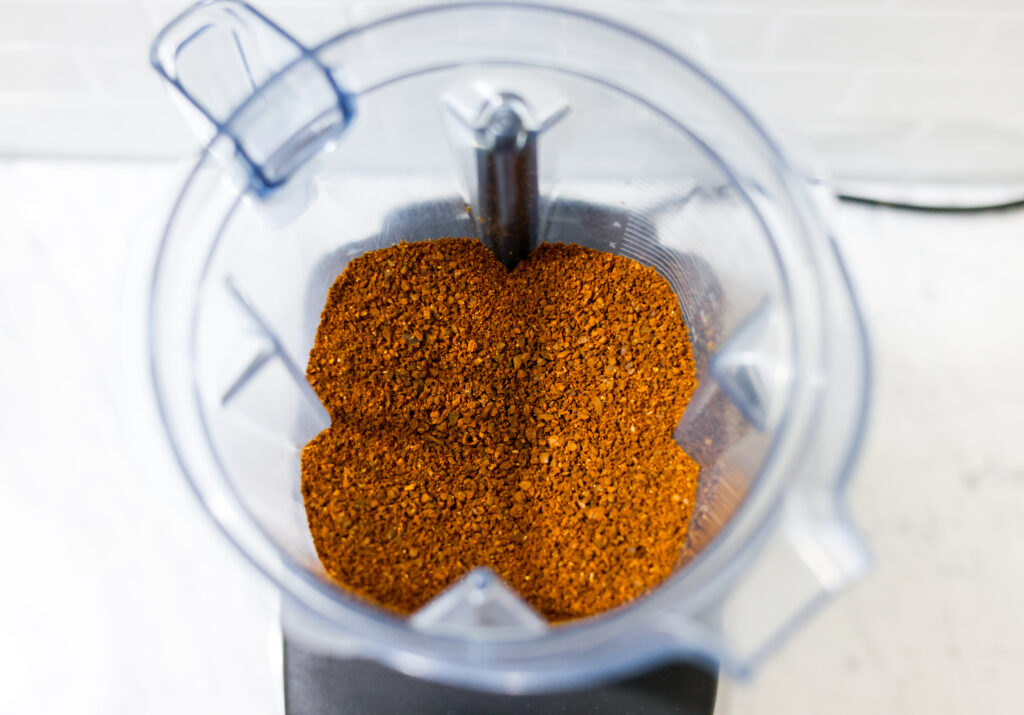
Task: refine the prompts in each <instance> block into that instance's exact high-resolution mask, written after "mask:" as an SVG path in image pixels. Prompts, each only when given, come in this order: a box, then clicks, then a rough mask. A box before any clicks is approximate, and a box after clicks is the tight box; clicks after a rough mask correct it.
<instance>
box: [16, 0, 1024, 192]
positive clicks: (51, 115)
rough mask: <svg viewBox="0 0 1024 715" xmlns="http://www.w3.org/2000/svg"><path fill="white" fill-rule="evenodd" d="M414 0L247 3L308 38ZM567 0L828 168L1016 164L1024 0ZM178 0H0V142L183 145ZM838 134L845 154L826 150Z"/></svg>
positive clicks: (862, 172) (134, 152)
mask: <svg viewBox="0 0 1024 715" xmlns="http://www.w3.org/2000/svg"><path fill="white" fill-rule="evenodd" d="M423 1H424V0H297V1H296V2H288V1H287V0H266V1H265V2H262V3H260V2H259V1H258V0H256V4H257V5H258V6H259V7H260V8H261V9H262V10H263V11H264V12H265V13H266V14H267V15H269V16H271V17H272V18H274V19H276V20H278V21H279V22H280V23H281V24H282V26H284V27H285V28H286V29H288V30H289V31H291V32H292V33H293V34H295V35H296V36H297V37H298V38H299V39H300V40H302V41H304V42H309V43H313V42H317V41H320V40H322V39H325V38H326V37H328V36H330V34H331V33H333V32H334V31H336V30H339V29H341V28H344V27H346V26H349V25H351V24H353V23H359V22H365V21H367V20H370V19H373V18H375V17H379V16H381V15H384V14H387V13H390V12H394V11H396V10H399V9H401V8H404V7H408V6H409V5H413V4H419V3H421V2H423ZM556 1H557V0H556ZM562 1H563V2H565V3H567V4H570V5H574V6H577V7H585V8H589V9H591V10H592V11H595V12H601V13H604V14H608V15H612V16H615V17H619V18H621V19H622V20H623V21H625V22H627V23H629V24H632V25H634V26H636V27H638V28H639V29H641V30H644V31H647V32H649V33H651V34H653V35H655V36H657V37H658V38H659V39H661V40H663V41H665V42H669V43H671V44H674V45H676V46H677V47H680V48H681V49H683V51H686V52H689V53H690V54H692V55H694V56H696V57H697V59H698V60H699V61H701V62H702V63H704V64H705V65H706V66H708V67H709V69H710V70H711V71H712V72H713V73H715V74H717V75H719V76H721V77H722V78H723V79H724V80H725V81H726V83H727V84H729V85H730V86H732V87H733V88H734V89H735V90H736V91H737V92H738V93H739V94H740V95H742V96H743V97H745V98H746V99H747V100H748V101H749V102H750V103H751V104H752V105H753V106H754V108H755V110H757V111H758V112H760V113H762V114H763V115H765V116H767V117H768V118H770V119H771V120H773V123H774V124H775V125H776V126H781V127H784V128H786V129H787V130H790V131H792V132H793V133H795V134H796V135H798V136H802V137H803V138H804V139H805V140H806V141H807V142H808V143H810V144H811V145H812V146H813V147H816V148H817V149H818V150H819V152H821V153H822V154H823V155H824V159H825V163H826V164H827V165H830V166H831V167H832V168H833V170H834V171H835V172H836V173H838V174H840V175H844V176H850V177H853V178H900V176H899V175H900V173H901V169H900V165H901V162H909V163H910V164H913V165H915V166H925V165H927V166H928V167H929V168H928V172H930V173H929V174H928V176H930V177H931V178H936V179H955V178H958V177H959V176H960V174H958V173H957V172H960V171H961V170H962V169H963V167H964V166H965V165H969V164H970V157H971V155H972V153H977V154H979V156H980V155H984V157H985V159H984V162H985V164H984V165H980V164H978V165H976V166H974V167H973V171H972V176H974V177H975V178H977V177H984V176H986V172H987V173H988V175H989V176H990V177H996V176H998V177H1002V178H1003V179H1005V178H1006V177H1008V176H1009V177H1013V176H1020V177H1021V178H1022V180H1024V164H1021V163H1020V158H1021V157H1022V156H1024V41H1022V39H1021V38H1024V1H1022V0H562ZM189 4H190V2H189V1H188V0H77V1H75V0H0V130H7V131H2V132H0V155H3V154H7V155H12V154H14V155H25V154H47V155H64V154H73V155H81V156H124V157H140V156H179V155H181V154H184V153H187V152H190V151H193V150H194V148H195V143H194V140H193V139H192V138H191V136H190V135H189V134H188V132H187V131H186V130H185V128H184V125H183V124H182V123H181V122H180V121H179V120H178V119H177V117H176V115H175V110H174V109H173V107H172V106H171V105H170V103H169V102H168V100H167V98H166V95H165V93H164V91H163V90H162V88H161V87H160V84H159V82H158V81H157V79H156V75H155V73H154V72H152V70H150V68H149V66H148V62H147V46H148V43H149V41H150V39H151V37H152V36H153V34H154V33H155V32H156V30H157V29H159V28H160V27H161V26H162V25H163V24H164V23H166V22H167V21H168V20H169V19H170V18H171V17H173V16H174V15H175V14H176V13H178V12H180V11H181V10H182V9H184V8H185V7H187V6H188V5H189ZM965 128H966V130H965ZM986 131H987V132H988V133H987V134H986ZM844 132H845V134H844ZM823 136H826V137H827V140H824V141H823V140H822V137H823ZM844 136H845V137H846V138H847V139H848V140H849V146H856V147H857V151H856V161H851V152H848V151H839V152H837V151H836V147H842V146H844V144H843V141H844ZM925 136H934V137H938V136H942V137H944V139H943V143H942V144H941V145H940V144H929V143H928V142H927V141H924V140H922V137H925ZM951 137H958V138H956V139H951ZM979 140H981V141H983V144H984V146H983V147H982V146H981V145H978V144H977V143H976V142H977V141H979ZM994 146H996V147H998V146H1002V147H1004V151H993V150H992V148H993V147H994ZM873 147H874V148H873ZM883 147H884V149H883ZM894 147H897V148H899V147H902V149H901V150H900V151H896V152H895V153H894ZM922 152H924V153H926V154H927V155H928V156H927V161H925V160H924V159H923V157H922V156H920V155H921V153H922ZM944 157H945V158H946V159H948V160H944ZM980 161H981V160H980V159H979V160H978V162H980ZM976 163H977V162H976ZM873 174H874V175H877V176H876V177H873V176H872V175H873ZM918 178H920V177H918ZM925 178H927V177H925Z"/></svg>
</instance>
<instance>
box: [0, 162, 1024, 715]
mask: <svg viewBox="0 0 1024 715" xmlns="http://www.w3.org/2000/svg"><path fill="white" fill-rule="evenodd" d="M186 168H187V167H186V166H184V165H181V164H131V163H122V164H107V163H85V162H80V163H74V162H31V161H24V162H0V404H2V405H3V406H4V409H3V410H2V411H0V558H2V563H3V564H4V566H5V571H6V577H7V578H6V579H5V585H4V587H3V588H2V589H0V672H4V673H5V677H4V678H3V680H2V681H0V682H2V685H0V712H12V713H14V712H18V713H21V712H35V713H66V712H72V711H73V712H79V713H103V714H105V715H107V714H117V713H126V714H127V713H139V712H146V713H182V712H189V713H197V714H202V713H216V714H218V715H222V714H224V713H236V712H237V713H247V714H254V715H259V714H261V713H266V714H268V715H272V714H273V715H276V714H277V713H280V712H281V710H282V703H281V693H280V680H279V672H280V670H279V669H280V644H279V634H278V632H277V629H276V625H275V624H276V615H275V614H276V601H275V595H274V593H273V591H272V589H270V588H269V587H268V586H267V585H266V584H265V583H264V582H263V581H262V580H261V579H260V577H259V576H258V575H257V574H256V573H255V572H253V571H252V570H251V569H250V568H249V567H248V566H247V565H246V564H245V563H244V562H242V561H241V560H240V559H238V558H237V557H236V555H235V553H234V551H233V550H232V549H231V547H230V546H228V545H227V544H226V543H225V542H224V540H223V539H222V538H221V537H220V535H219V534H218V533H217V531H216V530H215V529H214V527H212V526H211V525H210V524H209V522H208V520H207V519H206V517H205V516H204V515H203V514H202V513H201V512H200V511H199V508H198V506H197V504H196V503H195V501H194V500H193V498H192V496H191V494H190V493H189V491H188V489H187V487H186V486H185V482H184V480H182V479H181V478H180V476H179V475H178V471H177V467H176V465H175V464H174V463H173V461H172V459H171V457H170V455H169V453H168V451H167V449H166V447H165V445H164V443H163V440H162V438H161V436H160V435H159V433H158V431H157V427H156V425H155V424H154V423H153V422H152V417H151V415H146V414H144V411H142V410H137V409H135V408H134V407H133V405H137V404H138V403H137V402H135V400H139V399H142V397H141V395H140V394H137V393H139V392H141V391H143V390H145V389H146V385H145V381H144V374H143V366H142V364H141V357H140V354H139V353H138V351H137V350H136V347H137V346H136V344H135V343H134V341H133V340H132V339H131V338H130V336H131V335H132V334H133V331H135V330H136V329H137V327H138V326H139V325H140V324H141V320H142V315H141V304H140V300H139V299H140V295H141V294H142V293H143V289H144V286H145V284H146V282H147V281H148V271H149V264H150V260H151V254H152V250H153V247H154V245H155V240H156V237H157V233H158V231H159V228H160V226H161V224H162V222H163V220H164V218H165V216H166V213H167V211H168V208H169V204H170V199H171V198H172V197H173V195H174V192H175V190H176V187H177V186H178V185H179V184H180V182H181V180H182V178H183V176H184V172H185V170H186ZM837 226H838V229H839V231H840V234H841V236H840V238H841V242H842V244H843V246H844V249H845V254H846V257H847V260H848V263H849V266H850V269H851V272H852V274H853V276H854V279H855V281H856V283H857V285H858V288H859V293H860V296H861V299H862V301H863V304H864V309H865V313H866V316H867V320H868V323H869V326H870V329H871V337H872V342H873V347H874V356H875V368H876V390H875V400H874V411H873V415H872V419H871V428H870V432H869V435H868V440H867V443H866V446H865V449H864V452H863V456H862V458H861V460H860V462H859V465H858V468H857V474H856V477H855V480H854V482H853V486H852V488H851V494H850V498H851V500H852V503H853V508H854V512H855V514H856V516H857V519H858V522H859V524H860V525H861V526H862V528H863V530H864V532H865V533H866V535H867V538H868V539H869V541H870V543H871V547H872V549H873V551H874V553H875V555H876V558H877V564H876V567H875V569H874V571H873V572H872V573H871V575H870V576H869V577H868V578H867V579H865V580H864V581H863V582H862V583H861V584H859V585H857V586H856V587H855V588H854V589H853V590H851V591H850V592H849V593H847V594H845V595H844V596H843V597H842V598H840V600H838V601H837V602H836V603H834V604H833V605H831V606H830V607H828V608H827V609H825V611H824V612H823V613H821V614H820V615H818V616H817V617H815V618H814V619H813V620H812V621H811V622H810V623H808V624H807V625H806V627H804V628H803V629H802V630H800V631H799V632H798V633H797V634H796V636H795V637H794V638H792V639H791V640H790V641H789V642H788V643H787V644H786V645H785V646H784V647H783V648H782V649H781V650H780V651H779V652H778V653H777V654H776V655H775V656H774V657H772V658H771V659H769V660H768V661H767V663H766V664H765V665H764V667H763V668H762V669H761V671H760V672H759V673H758V675H757V677H756V678H755V679H754V680H752V681H751V682H749V683H743V684H736V683H730V684H728V686H727V687H726V688H725V689H724V690H725V692H724V695H723V701H722V708H721V710H722V711H723V712H728V713H787V714H799V713H808V714H810V713H820V712H829V713H833V714H836V715H839V714H842V713H880V712H908V713H931V714H935V715H939V714H942V713H958V714H959V713H973V712H977V713H1015V712H1019V711H1020V706H1019V704H1018V697H1017V692H1016V691H1017V688H1016V685H1015V684H1016V676H1017V675H1018V673H1019V671H1020V669H1021V667H1022V666H1024V619H1022V618H1021V617H1020V615H1019V608H1020V604H1022V603H1024V549H1022V547H1021V544H1022V543H1024V450H1021V449H1020V447H1019V446H1018V440H1020V439H1021V435H1022V434H1024V381H1022V380H1021V378H1020V376H1019V375H1018V372H1017V369H1018V366H1019V365H1020V364H1022V363H1024V330H1022V327H1021V317H1020V309H1021V308H1020V306H1022V305H1024V280H1022V279H1021V275H1020V274H1021V266H1024V213H1001V214H986V215H977V216H945V215H941V216H940V215H930V214H907V213H900V212H895V211H887V210H881V209H868V208H863V207H854V206H843V207H841V208H840V209H839V210H838V214H837Z"/></svg>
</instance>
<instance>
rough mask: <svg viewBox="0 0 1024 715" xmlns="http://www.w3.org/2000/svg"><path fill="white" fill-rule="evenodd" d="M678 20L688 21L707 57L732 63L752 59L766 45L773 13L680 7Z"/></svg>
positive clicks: (762, 53)
mask: <svg viewBox="0 0 1024 715" xmlns="http://www.w3.org/2000/svg"><path fill="white" fill-rule="evenodd" d="M678 16H679V17H680V19H682V20H683V21H684V22H688V23H690V24H692V25H693V27H695V28H696V29H697V31H698V32H699V33H700V34H701V35H702V36H703V38H704V40H705V42H706V45H707V53H708V56H707V60H708V61H711V62H736V61H750V60H756V59H759V58H761V57H763V56H764V54H765V51H766V50H767V47H768V41H769V38H770V33H771V31H772V27H773V24H774V20H775V16H773V15H769V14H764V13H758V12H753V11H751V12H747V13H712V12H692V11H688V10H682V11H680V12H679V13H678Z"/></svg>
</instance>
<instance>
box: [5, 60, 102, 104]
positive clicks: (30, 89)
mask: <svg viewBox="0 0 1024 715" xmlns="http://www.w3.org/2000/svg"><path fill="white" fill-rule="evenodd" d="M94 91H95V89H94V87H93V85H92V83H91V82H90V81H89V78H88V77H87V76H86V74H85V73H84V72H83V71H82V69H81V68H80V67H79V64H78V62H77V60H76V58H75V57H74V56H73V55H72V54H70V53H68V52H66V51H63V50H59V49H41V48H15V49H3V48H0V98H6V99H9V100H16V99H28V98H39V97H51V98H52V97H58V98H59V97H74V96H88V95H90V94H92V93H93V92H94Z"/></svg>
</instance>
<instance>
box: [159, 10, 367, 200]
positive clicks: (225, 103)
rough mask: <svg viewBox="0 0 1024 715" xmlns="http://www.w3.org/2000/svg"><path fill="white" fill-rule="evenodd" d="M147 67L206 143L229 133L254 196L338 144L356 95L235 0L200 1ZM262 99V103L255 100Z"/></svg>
mask: <svg viewBox="0 0 1024 715" xmlns="http://www.w3.org/2000/svg"><path fill="white" fill-rule="evenodd" d="M150 62H151V63H152V65H153V67H155V68H156V70H157V72H159V73H160V74H161V75H162V76H163V78H164V79H165V80H166V81H167V82H168V83H169V84H170V85H171V86H172V87H174V88H175V89H176V90H177V95H178V96H179V97H181V98H183V99H184V100H186V104H185V105H184V107H183V109H184V113H185V115H186V119H187V120H189V123H190V125H191V126H192V128H193V130H194V131H195V132H196V133H197V134H198V135H199V136H200V138H201V139H203V140H204V141H206V142H212V141H213V139H214V138H215V137H216V136H218V135H225V136H227V137H229V138H230V139H231V140H232V141H233V143H234V146H235V149H236V151H235V154H236V156H237V157H238V158H240V159H242V160H243V163H244V164H245V165H246V168H248V170H249V174H250V178H251V183H252V185H253V187H254V188H256V189H257V190H258V191H259V192H260V193H264V192H265V191H268V190H269V189H272V188H274V187H276V186H278V185H280V184H281V183H283V182H284V181H285V180H287V179H288V177H289V176H291V174H292V173H294V171H295V170H296V169H298V168H299V167H300V166H301V165H302V164H304V163H305V162H306V161H307V160H308V159H310V158H311V157H312V156H313V155H314V154H316V153H318V152H319V151H320V150H321V149H323V148H324V147H325V146H327V145H329V144H330V143H331V142H333V141H334V140H336V139H337V136H338V135H339V134H340V133H341V131H343V130H344V128H345V127H346V126H347V125H348V123H349V122H350V121H351V120H352V117H353V116H354V114H355V110H354V103H353V100H352V96H351V95H350V94H349V93H348V92H346V91H344V90H343V89H341V88H340V87H339V86H338V84H337V83H336V82H335V79H334V76H333V74H332V73H331V71H330V70H329V69H328V68H327V67H326V66H324V65H323V64H322V63H321V62H320V61H319V60H318V59H317V57H316V54H315V53H314V52H313V51H311V50H310V49H308V48H307V47H305V46H304V45H302V44H301V43H299V42H298V41H297V40H295V38H293V37H292V36H291V35H289V34H288V33H287V32H285V31H284V30H282V29H281V28H280V27H278V26H277V25H276V24H275V23H274V22H272V21H271V20H269V19H267V18H266V17H265V16H264V15H262V14H261V13H260V12H258V11H257V10H255V9H254V8H253V7H251V6H250V5H248V4H247V3H244V2H241V0H204V2H200V3H197V4H196V5H193V6H192V7H190V8H189V9H187V10H185V12H183V13H182V14H181V15H179V16H178V17H176V18H175V19H174V20H172V21H171V22H170V23H169V24H168V25H167V26H166V27H165V28H164V29H163V30H161V31H160V33H159V34H158V35H157V36H156V39H154V41H153V44H152V46H151V49H150ZM258 95H261V96H263V97H264V99H265V100H266V101H262V102H256V101H253V100H254V98H256V97H257V96H258Z"/></svg>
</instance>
